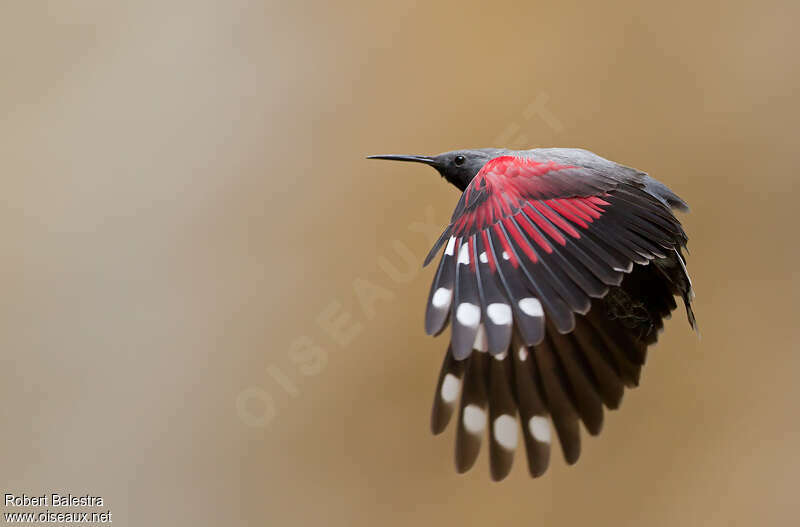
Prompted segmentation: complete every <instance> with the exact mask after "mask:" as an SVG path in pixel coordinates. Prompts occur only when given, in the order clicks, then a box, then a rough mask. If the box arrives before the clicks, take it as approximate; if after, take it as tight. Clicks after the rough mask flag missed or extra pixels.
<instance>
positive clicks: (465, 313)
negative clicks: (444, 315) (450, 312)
mask: <svg viewBox="0 0 800 527" xmlns="http://www.w3.org/2000/svg"><path fill="white" fill-rule="evenodd" d="M456 320H458V322H459V323H460V324H461V325H462V326H467V327H471V328H474V327H476V326H477V325H478V323H479V322H480V321H481V309H480V308H479V307H478V306H476V305H475V304H470V303H469V302H463V303H461V304H459V305H458V308H457V309H456Z"/></svg>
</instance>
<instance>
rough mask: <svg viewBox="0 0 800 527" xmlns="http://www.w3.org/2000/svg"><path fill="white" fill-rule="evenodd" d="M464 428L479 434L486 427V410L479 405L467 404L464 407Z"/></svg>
mask: <svg viewBox="0 0 800 527" xmlns="http://www.w3.org/2000/svg"><path fill="white" fill-rule="evenodd" d="M463 422H464V428H465V429H466V430H467V432H470V433H472V434H479V433H480V432H482V431H483V429H484V428H486V412H484V411H483V409H482V408H480V407H479V406H475V405H474V404H468V405H467V406H466V408H464V417H463Z"/></svg>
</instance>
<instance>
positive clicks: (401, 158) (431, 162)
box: [367, 155, 436, 166]
mask: <svg viewBox="0 0 800 527" xmlns="http://www.w3.org/2000/svg"><path fill="white" fill-rule="evenodd" d="M367 159H388V160H389V161H409V162H412V163H425V164H426V165H430V166H436V160H435V159H434V158H432V157H430V156H398V155H382V156H367Z"/></svg>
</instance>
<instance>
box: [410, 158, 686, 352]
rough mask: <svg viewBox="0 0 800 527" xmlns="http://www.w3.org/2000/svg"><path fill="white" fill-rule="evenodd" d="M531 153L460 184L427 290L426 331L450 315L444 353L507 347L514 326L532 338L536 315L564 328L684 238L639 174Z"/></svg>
mask: <svg viewBox="0 0 800 527" xmlns="http://www.w3.org/2000/svg"><path fill="white" fill-rule="evenodd" d="M614 166H616V167H618V170H616V171H615V170H613V169H605V170H604V169H601V168H594V167H585V166H576V165H568V164H562V163H558V162H555V161H552V160H542V159H536V158H534V157H515V156H503V157H498V158H495V159H493V160H491V161H489V162H488V163H487V164H486V165H485V166H484V167H483V168H482V169H481V171H480V172H479V173H478V174H477V175H476V176H475V178H474V179H473V181H472V182H471V183H470V184H469V186H468V187H467V188H466V190H465V191H464V193H463V194H462V196H461V199H460V200H459V202H458V205H457V206H456V210H455V212H454V213H453V217H452V219H451V222H450V225H449V226H448V227H447V229H445V231H444V233H443V235H442V237H441V238H440V242H438V243H437V245H436V246H434V248H433V249H432V251H431V254H430V255H429V256H428V259H427V260H428V261H429V260H430V259H432V257H433V256H434V255H435V253H436V252H437V251H438V249H439V247H440V246H441V245H442V244H443V243H444V241H445V240H447V245H446V247H445V251H444V255H443V257H442V260H441V263H440V265H439V269H438V270H437V272H436V277H435V279H434V282H433V286H432V288H431V293H430V297H429V302H428V308H427V313H426V318H425V326H426V331H427V332H428V333H429V334H437V333H439V332H441V331H442V329H443V328H444V327H445V324H446V323H447V321H448V319H451V320H452V326H453V328H452V337H451V347H452V353H453V355H454V356H455V358H456V359H463V358H465V357H467V356H468V355H469V354H470V353H471V351H472V349H473V348H475V349H478V350H480V349H486V350H488V351H490V352H491V353H493V354H497V353H502V352H504V351H506V350H507V349H508V345H509V342H510V339H511V334H512V327H514V326H516V328H517V329H518V331H519V333H520V336H521V338H522V340H523V342H524V344H526V345H533V344H539V343H541V342H542V340H543V338H544V335H545V330H544V328H545V319H549V322H550V323H552V325H553V327H554V328H555V329H556V330H557V331H558V332H559V333H562V334H565V333H569V332H570V331H572V330H573V329H574V328H575V316H574V315H575V313H580V314H586V313H587V312H588V310H589V307H590V303H591V298H602V297H603V296H604V295H605V294H606V293H607V291H608V287H609V286H614V285H619V284H620V282H621V281H622V276H623V274H624V273H628V272H630V271H631V269H632V266H633V264H634V263H635V264H642V265H644V264H647V263H648V262H649V261H650V260H652V259H654V258H663V257H665V256H666V255H667V254H672V253H673V252H674V250H675V249H677V248H679V247H681V246H682V245H684V244H685V242H686V235H685V234H684V232H683V229H682V228H681V225H680V223H679V222H678V220H677V219H676V218H675V217H674V216H673V215H672V213H671V211H670V210H669V208H668V207H667V206H665V205H664V204H663V203H662V202H661V201H660V200H659V199H658V198H656V197H655V196H653V195H651V194H650V193H649V192H647V191H646V190H645V179H644V178H645V176H644V174H642V173H640V172H636V171H633V170H632V169H628V168H627V167H622V166H620V165H614Z"/></svg>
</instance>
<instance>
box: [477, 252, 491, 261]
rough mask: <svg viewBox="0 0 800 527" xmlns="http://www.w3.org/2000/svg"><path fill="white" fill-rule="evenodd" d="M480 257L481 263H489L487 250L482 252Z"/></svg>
mask: <svg viewBox="0 0 800 527" xmlns="http://www.w3.org/2000/svg"><path fill="white" fill-rule="evenodd" d="M478 259H479V260H480V261H481V263H489V257H488V256H486V252H485V251H484V252H482V253H481V254H480V256H478Z"/></svg>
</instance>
